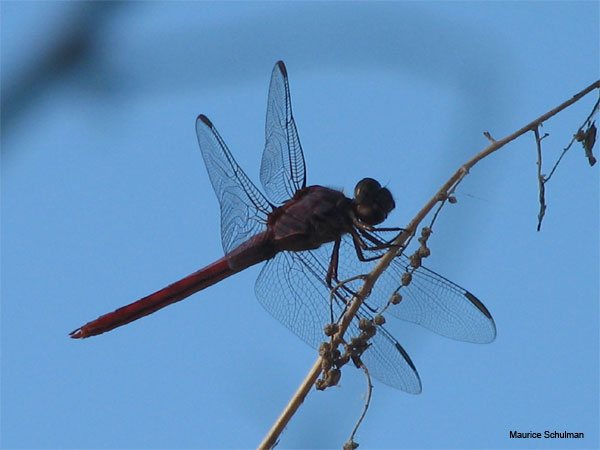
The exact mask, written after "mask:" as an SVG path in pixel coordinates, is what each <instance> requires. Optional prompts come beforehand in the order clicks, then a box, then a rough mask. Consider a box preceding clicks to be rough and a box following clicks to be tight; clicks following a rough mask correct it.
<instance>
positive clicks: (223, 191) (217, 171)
mask: <svg viewBox="0 0 600 450" xmlns="http://www.w3.org/2000/svg"><path fill="white" fill-rule="evenodd" d="M196 134H197V135H198V144H199V145H200V151H201V152H202V157H203V158H204V164H205V165H206V170H207V171H208V176H209V178H210V182H211V183H212V186H213V189H214V190H215V194H216V195H217V200H218V201H219V206H220V209H221V242H222V244H223V250H224V251H225V253H229V252H230V251H231V250H233V249H234V248H235V247H237V246H238V245H240V244H241V243H242V242H245V241H247V240H248V239H249V238H250V237H252V236H254V235H255V234H258V233H260V232H261V231H264V230H265V228H266V221H267V216H268V214H269V213H270V212H271V211H272V209H273V206H272V205H271V204H270V203H269V201H268V200H267V199H266V197H265V196H264V195H263V194H262V193H261V192H260V191H259V190H258V188H257V187H256V186H255V185H254V183H252V181H250V179H249V178H248V176H247V175H246V174H245V173H244V171H243V170H242V168H241V167H240V166H239V165H238V164H237V163H236V162H235V159H234V158H233V155H232V154H231V152H230V151H229V149H228V148H227V146H226V145H225V142H223V139H222V138H221V136H219V133H218V132H217V130H216V128H215V127H214V125H213V124H212V123H211V121H210V120H208V118H207V117H206V116H204V115H202V114H201V115H200V116H198V119H196Z"/></svg>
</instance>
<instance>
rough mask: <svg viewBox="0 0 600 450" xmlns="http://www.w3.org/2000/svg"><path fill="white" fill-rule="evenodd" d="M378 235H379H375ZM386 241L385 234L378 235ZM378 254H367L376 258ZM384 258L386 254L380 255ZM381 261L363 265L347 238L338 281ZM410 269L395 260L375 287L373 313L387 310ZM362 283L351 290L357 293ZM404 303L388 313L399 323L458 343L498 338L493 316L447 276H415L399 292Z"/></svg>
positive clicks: (422, 272) (370, 300) (371, 303)
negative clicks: (404, 322)
mask: <svg viewBox="0 0 600 450" xmlns="http://www.w3.org/2000/svg"><path fill="white" fill-rule="evenodd" d="M374 234H375V233H374ZM375 236H377V237H378V238H379V239H380V240H381V241H385V240H386V239H383V238H382V237H381V234H375ZM377 253H378V252H367V253H366V255H368V256H372V255H374V254H377ZM379 253H380V254H383V253H384V252H383V251H380V252H379ZM376 263H377V261H372V262H361V261H359V260H358V258H357V257H356V252H355V249H354V245H353V243H352V240H351V238H349V237H348V236H345V237H344V238H343V239H342V244H341V246H340V260H339V266H338V278H339V279H340V280H344V279H346V278H350V277H352V276H355V275H358V274H362V273H368V272H370V271H371V269H372V267H373V266H374V265H375V264H376ZM409 267H410V265H409V259H408V258H407V257H405V256H403V255H401V256H399V257H397V258H395V259H394V261H393V262H392V264H391V265H390V267H388V268H387V270H386V271H385V272H384V273H383V274H382V275H381V277H380V278H379V279H378V280H377V282H376V283H375V286H374V287H373V290H372V291H371V295H370V296H369V298H368V299H367V303H368V305H369V306H370V307H372V308H373V309H380V308H381V307H383V306H384V305H385V304H386V303H387V302H388V300H389V299H390V297H391V295H392V294H393V293H394V292H396V290H397V289H398V288H399V287H400V286H401V279H402V274H403V273H404V272H405V271H406V270H407V269H408V268H409ZM361 284H362V283H361V282H360V281H354V282H350V283H349V284H348V286H349V287H350V288H351V289H353V290H357V289H358V288H359V287H360V286H361ZM398 292H399V294H400V295H402V301H401V302H400V303H399V304H398V305H393V306H391V307H390V308H389V309H388V310H387V311H388V312H389V313H390V314H391V315H392V316H395V317H397V318H399V319H402V320H406V321H408V322H413V323H417V324H419V325H422V326H423V327H425V328H427V329H429V330H431V331H433V332H435V333H438V334H440V335H442V336H445V337H448V338H451V339H456V340H458V341H466V342H474V343H481V344H483V343H489V342H492V341H493V340H494V339H495V337H496V325H495V323H494V319H493V318H492V316H491V314H490V312H489V311H488V310H487V308H486V307H485V306H484V305H483V303H481V301H480V300H479V299H477V297H475V296H474V295H473V294H471V293H470V292H469V291H467V290H465V289H463V288H462V287H460V286H459V285H457V284H455V283H453V282H452V281H450V280H447V279H446V278H444V277H443V276H441V275H439V274H437V273H435V272H433V271H431V270H429V269H427V268H425V267H419V268H418V269H417V270H415V271H414V272H413V276H412V282H411V283H410V284H409V285H408V286H404V287H402V288H401V289H400V290H399V291H398Z"/></svg>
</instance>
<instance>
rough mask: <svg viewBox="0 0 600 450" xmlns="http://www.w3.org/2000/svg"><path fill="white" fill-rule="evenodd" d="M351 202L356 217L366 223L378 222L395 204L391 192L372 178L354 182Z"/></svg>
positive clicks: (381, 220) (382, 219)
mask: <svg viewBox="0 0 600 450" xmlns="http://www.w3.org/2000/svg"><path fill="white" fill-rule="evenodd" d="M352 202H353V206H354V214H355V216H356V218H357V219H358V220H359V221H360V222H362V223H364V224H366V225H377V224H380V223H381V222H383V221H384V220H385V219H386V218H387V216H388V214H389V213H390V212H391V211H392V209H394V207H395V206H396V203H394V199H393V198H392V194H391V192H390V191H389V190H388V189H387V188H384V187H381V184H379V182H378V181H377V180H374V179H373V178H363V179H362V180H360V181H359V182H358V183H357V184H356V187H355V188H354V200H353V201H352Z"/></svg>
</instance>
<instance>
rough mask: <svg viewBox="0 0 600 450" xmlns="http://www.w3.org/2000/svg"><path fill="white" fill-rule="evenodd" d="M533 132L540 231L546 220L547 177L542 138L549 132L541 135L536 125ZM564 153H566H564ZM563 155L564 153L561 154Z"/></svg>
mask: <svg viewBox="0 0 600 450" xmlns="http://www.w3.org/2000/svg"><path fill="white" fill-rule="evenodd" d="M533 133H534V135H535V146H536V148H537V180H538V188H539V199H540V212H539V213H538V224H537V230H538V231H540V228H542V220H544V215H545V214H546V181H547V180H546V178H545V177H544V175H543V174H542V139H544V138H545V137H546V136H548V133H546V134H544V136H542V137H540V129H539V127H535V128H534V129H533ZM563 154H564V153H563ZM561 157H562V155H561Z"/></svg>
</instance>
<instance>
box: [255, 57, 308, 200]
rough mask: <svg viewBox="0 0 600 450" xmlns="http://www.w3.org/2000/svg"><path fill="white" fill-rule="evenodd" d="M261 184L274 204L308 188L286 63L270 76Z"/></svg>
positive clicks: (277, 67) (278, 63) (280, 63)
mask: <svg viewBox="0 0 600 450" xmlns="http://www.w3.org/2000/svg"><path fill="white" fill-rule="evenodd" d="M260 181H261V183H262V185H263V187H264V189H265V192H266V193H267V195H268V196H269V198H270V199H271V201H273V202H275V203H279V204H280V203H283V202H285V201H286V200H288V199H290V198H292V197H293V196H294V193H295V192H296V191H297V190H298V189H302V188H303V187H305V186H306V167H305V164H304V154H303V153H302V147H301V145H300V139H299V138H298V131H297V130H296V123H295V122H294V117H293V116H292V103H291V98H290V88H289V84H288V77H287V70H286V68H285V65H284V64H283V61H279V62H277V64H275V67H274V68H273V73H272V74H271V84H270V85H269V99H268V101H267V119H266V123H265V151H264V153H263V156H262V163H261V166H260Z"/></svg>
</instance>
